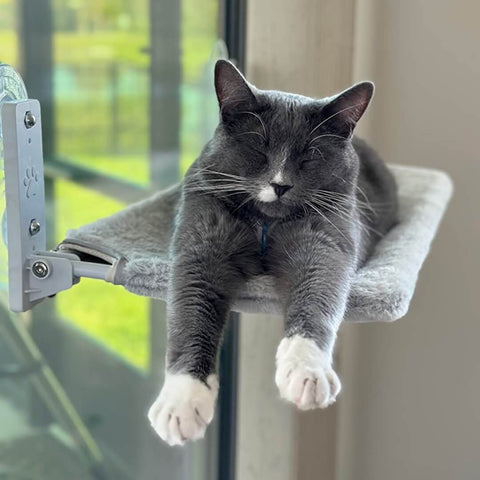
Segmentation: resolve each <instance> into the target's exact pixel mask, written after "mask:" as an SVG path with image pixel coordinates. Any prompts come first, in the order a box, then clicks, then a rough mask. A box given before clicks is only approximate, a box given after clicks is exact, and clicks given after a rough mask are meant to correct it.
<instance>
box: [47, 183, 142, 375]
mask: <svg viewBox="0 0 480 480" xmlns="http://www.w3.org/2000/svg"><path fill="white" fill-rule="evenodd" d="M55 198H56V199H57V208H56V218H57V219H58V222H57V240H58V241H61V240H62V239H63V238H64V235H65V233H66V231H67V230H68V229H70V228H77V227H80V226H82V225H85V224H87V223H89V222H92V221H94V220H97V219H98V218H102V217H106V216H108V215H111V214H112V213H115V212H116V211H118V210H120V209H122V208H124V207H125V205H124V204H122V203H120V202H117V201H115V200H112V199H110V198H108V197H105V196H103V195H99V194H98V193H95V192H92V191H91V190H88V189H85V188H83V187H79V186H78V185H76V184H74V183H71V182H67V181H63V180H57V181H56V182H55ZM56 301H57V308H58V312H59V314H60V316H61V317H63V318H67V319H69V320H71V321H72V322H73V323H74V324H75V325H78V326H79V327H81V328H82V329H83V330H85V331H87V332H88V333H89V334H91V335H93V336H94V337H95V338H97V339H99V340H101V341H102V343H104V344H105V345H106V346H107V347H109V348H110V349H112V350H113V351H115V352H117V353H120V354H121V355H122V356H123V357H124V358H126V359H127V360H129V361H130V362H131V363H133V364H134V365H136V366H138V367H140V368H145V367H146V366H147V363H148V353H149V352H148V348H147V347H148V300H147V299H146V298H144V297H140V296H137V295H133V294H131V293H129V292H127V291H126V290H125V289H124V288H123V287H120V286H116V285H111V284H108V283H104V282H99V281H98V280H90V279H82V280H81V281H80V283H79V284H78V285H76V286H75V287H73V288H72V289H70V290H68V291H65V292H62V293H60V294H59V295H57V300H56Z"/></svg>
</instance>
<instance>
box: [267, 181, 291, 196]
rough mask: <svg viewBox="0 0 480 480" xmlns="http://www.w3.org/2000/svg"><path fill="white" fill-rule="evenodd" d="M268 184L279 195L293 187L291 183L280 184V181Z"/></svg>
mask: <svg viewBox="0 0 480 480" xmlns="http://www.w3.org/2000/svg"><path fill="white" fill-rule="evenodd" d="M270 185H271V186H272V187H273V191H274V192H275V193H276V194H277V196H279V197H281V196H282V195H284V194H285V193H287V192H288V191H289V190H290V189H291V188H292V187H293V185H285V184H282V185H281V184H280V183H271V184H270Z"/></svg>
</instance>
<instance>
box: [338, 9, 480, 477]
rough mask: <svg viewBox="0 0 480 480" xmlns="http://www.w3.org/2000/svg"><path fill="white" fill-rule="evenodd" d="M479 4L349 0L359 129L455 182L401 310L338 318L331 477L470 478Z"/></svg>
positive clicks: (478, 401) (479, 414)
mask: <svg viewBox="0 0 480 480" xmlns="http://www.w3.org/2000/svg"><path fill="white" fill-rule="evenodd" d="M479 18H480V2H478V1H473V0H471V1H469V0H456V1H445V0H421V1H418V0H403V1H397V2H395V1H387V0H384V1H381V0H359V1H358V4H357V16H356V21H357V23H356V42H355V68H354V76H355V79H356V80H360V79H363V78H370V79H373V80H374V81H375V82H376V84H377V92H376V97H375V101H374V104H373V107H372V108H371V110H370V112H369V114H368V117H367V118H366V119H365V122H364V123H363V125H362V127H361V131H362V132H363V134H364V135H365V136H366V137H367V138H368V139H369V140H370V141H371V143H372V144H373V145H374V146H375V147H377V149H378V150H379V151H380V152H381V154H382V155H383V157H384V158H386V159H387V160H388V161H391V162H398V163H405V164H414V165H423V166H431V167H438V168H442V169H444V170H446V171H448V172H449V173H450V174H451V175H452V177H453V179H454V183H455V187H456V192H455V194H454V198H453V201H452V203H451V206H450V208H449V210H448V212H447V216H446V218H445V221H444V222H443V224H442V227H441V230H440V232H439V236H438V238H437V240H436V242H435V244H434V245H433V248H432V252H431V255H430V257H429V258H428V260H427V262H426V265H425V267H424V269H423V271H422V272H421V276H420V280H419V283H418V288H417V292H416V295H415V297H414V299H413V303H412V306H411V309H410V313H409V314H408V315H407V317H406V318H405V319H403V320H400V321H399V322H397V323H395V324H392V325H380V324H379V325H359V326H353V325H348V326H345V327H344V332H343V334H344V349H343V353H344V357H343V361H342V365H343V380H344V392H343V396H342V401H341V403H340V415H339V423H338V428H339V435H338V437H339V439H338V443H337V447H338V450H337V478H338V479H339V480H354V479H355V480H384V479H389V480H397V479H398V480H405V479H412V480H416V479H422V480H430V479H431V480H452V479H455V480H471V479H472V480H473V479H478V478H480V348H479V342H480V312H479V310H480V309H479V305H478V301H477V299H478V298H479V297H480V295H479V294H480V289H479V285H480V281H479V272H480V216H479V213H478V211H479V207H480V188H479V181H480V150H479V145H478V143H479V142H478V139H479V138H480V135H479V132H480V97H479V87H480V27H479Z"/></svg>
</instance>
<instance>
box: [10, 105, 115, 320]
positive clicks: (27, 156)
mask: <svg viewBox="0 0 480 480" xmlns="http://www.w3.org/2000/svg"><path fill="white" fill-rule="evenodd" d="M1 107H2V109H1V119H2V129H3V146H4V168H5V194H6V209H7V212H6V213H7V249H8V279H9V280H8V283H9V285H8V290H9V307H10V309H11V310H13V311H15V312H24V311H26V310H29V309H31V308H32V307H33V306H34V305H35V304H36V303H38V302H39V301H41V300H43V299H44V298H46V297H49V296H52V295H54V294H56V293H57V292H60V291H62V290H67V289H68V288H70V287H72V285H74V284H76V283H78V281H79V280H80V277H90V278H99V279H103V280H106V281H112V276H113V273H112V272H113V271H114V269H115V267H114V266H112V265H108V264H103V263H94V262H85V261H82V260H80V258H79V257H78V256H77V255H73V254H70V253H65V252H56V251H46V250H47V247H46V229H45V226H46V225H45V187H44V180H43V153H42V125H41V112H40V104H39V102H38V100H31V99H29V100H17V101H12V102H6V103H4V104H3V105H2V106H1Z"/></svg>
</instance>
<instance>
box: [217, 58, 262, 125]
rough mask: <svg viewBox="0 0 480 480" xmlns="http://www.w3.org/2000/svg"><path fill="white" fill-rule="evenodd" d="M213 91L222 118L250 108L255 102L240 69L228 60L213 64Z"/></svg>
mask: <svg viewBox="0 0 480 480" xmlns="http://www.w3.org/2000/svg"><path fill="white" fill-rule="evenodd" d="M215 91H216V92H217V98H218V104H219V106H220V113H221V115H222V118H225V117H228V116H229V115H232V114H234V113H235V112H237V111H239V110H251V109H252V108H253V107H254V106H255V103H256V99H255V95H254V93H253V91H252V88H251V86H250V85H249V84H248V82H247V81H246V80H245V78H244V76H243V75H242V74H241V73H240V71H239V70H238V69H237V68H236V67H235V66H234V65H233V63H231V62H229V61H228V60H218V61H217V63H216V64H215Z"/></svg>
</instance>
